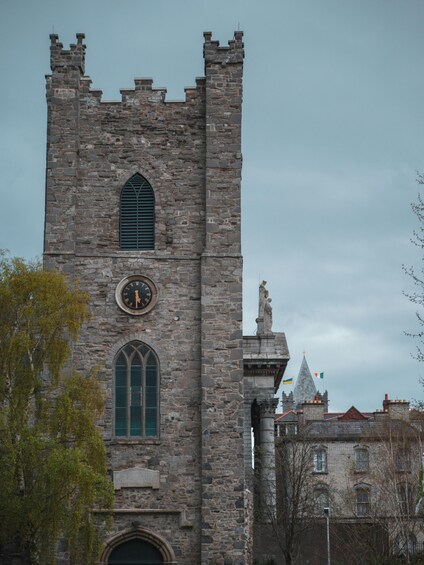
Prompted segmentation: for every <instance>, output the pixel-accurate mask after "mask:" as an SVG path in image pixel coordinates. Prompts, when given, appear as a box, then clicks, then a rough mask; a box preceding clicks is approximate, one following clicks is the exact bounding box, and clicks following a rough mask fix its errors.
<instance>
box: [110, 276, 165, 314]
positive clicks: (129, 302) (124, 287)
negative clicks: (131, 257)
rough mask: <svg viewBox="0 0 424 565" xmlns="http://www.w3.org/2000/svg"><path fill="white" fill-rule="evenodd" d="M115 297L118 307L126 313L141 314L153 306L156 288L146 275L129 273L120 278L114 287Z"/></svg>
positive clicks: (156, 298) (156, 293)
mask: <svg viewBox="0 0 424 565" xmlns="http://www.w3.org/2000/svg"><path fill="white" fill-rule="evenodd" d="M115 299H116V302H117V304H118V306H119V308H120V309H121V310H123V311H124V312H126V313H127V314H131V316H142V315H143V314H147V312H150V311H151V310H152V309H153V308H154V307H155V305H156V302H157V300H158V290H157V288H156V285H155V283H154V282H153V281H152V280H151V279H149V278H148V277H146V276H144V275H130V276H129V277H125V278H124V279H122V280H121V281H120V283H119V284H118V286H117V287H116V290H115Z"/></svg>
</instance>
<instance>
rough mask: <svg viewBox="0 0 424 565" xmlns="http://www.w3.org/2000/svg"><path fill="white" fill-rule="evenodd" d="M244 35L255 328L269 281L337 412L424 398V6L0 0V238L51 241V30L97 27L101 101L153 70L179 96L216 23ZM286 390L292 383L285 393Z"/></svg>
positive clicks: (226, 35)
mask: <svg viewBox="0 0 424 565" xmlns="http://www.w3.org/2000/svg"><path fill="white" fill-rule="evenodd" d="M238 28H239V29H241V30H243V31H244V33H245V36H244V40H245V50H246V58H245V81H244V108H243V156H244V168H243V185H242V196H243V254H244V277H245V278H244V331H245V333H247V334H251V333H253V332H254V330H255V318H256V316H257V292H258V285H259V282H260V279H262V278H263V279H266V280H267V281H268V288H269V290H270V295H271V296H272V299H273V302H272V304H273V307H274V330H276V331H284V332H286V336H287V340H288V344H289V349H290V353H291V361H290V363H289V366H288V370H287V373H286V376H294V377H295V376H297V373H298V370H299V367H300V363H301V359H302V351H304V350H305V351H306V357H307V360H308V363H309V366H310V368H311V371H318V370H319V371H325V379H324V381H323V382H322V383H323V387H324V388H327V389H328V391H329V397H330V406H331V408H332V409H333V410H342V409H348V408H349V407H350V406H351V405H352V404H354V405H356V406H357V408H359V409H362V410H373V409H375V408H377V407H380V405H381V401H382V398H383V396H384V393H386V392H387V393H389V395H390V397H393V398H407V399H410V398H422V390H421V387H420V386H419V384H418V380H419V378H420V376H421V375H423V374H424V366H421V365H419V364H418V363H417V362H416V361H415V360H414V359H412V358H411V355H410V353H411V352H413V351H414V347H415V345H414V342H413V340H411V338H408V337H406V336H405V335H404V331H405V330H414V329H417V326H416V324H415V314H414V312H415V309H414V307H413V305H411V304H410V303H409V302H408V301H407V299H406V298H405V297H404V296H403V294H402V291H403V290H406V291H407V290H411V283H410V281H408V279H407V277H406V276H405V275H404V274H403V272H402V264H406V265H411V264H415V265H416V266H418V268H421V265H422V264H421V261H422V258H421V256H422V253H420V252H419V250H418V249H415V248H414V247H413V246H412V245H411V243H410V237H411V234H412V231H413V229H414V227H416V221H415V218H414V216H413V215H412V212H411V210H410V203H411V202H412V201H414V200H415V199H416V197H417V194H418V189H419V187H418V186H417V184H416V181H415V179H416V171H417V170H421V171H424V109H423V108H424V72H423V68H424V65H423V63H424V34H423V31H422V30H423V29H424V2H423V1H422V0H396V1H395V0H290V1H287V0H213V1H212V0H120V2H116V1H111V0H73V1H72V2H69V1H64V0H36V1H35V0H0V70H1V79H2V86H1V89H0V160H1V171H2V175H1V178H2V182H1V185H0V187H1V200H0V203H1V206H0V247H3V248H7V249H9V250H10V252H11V254H12V255H20V256H25V257H34V256H37V255H38V256H39V255H41V252H42V232H43V212H44V165H45V137H46V104H45V86H44V75H45V74H47V73H49V72H50V69H49V34H50V33H52V31H54V32H55V33H58V34H59V37H60V41H61V42H62V43H63V44H64V46H65V47H66V48H67V47H68V46H69V43H73V42H75V33H77V32H84V33H85V34H86V40H85V43H86V44H87V59H86V73H87V74H88V75H90V76H91V78H92V79H93V85H92V86H93V88H99V89H102V90H103V92H104V95H103V98H104V99H108V100H110V99H116V100H118V99H120V95H119V89H120V88H124V87H132V86H133V79H134V78H135V77H140V76H151V77H153V79H154V85H155V86H166V87H167V88H168V98H170V99H179V98H183V88H184V86H189V85H193V84H194V78H195V77H196V76H202V75H203V59H202V44H203V35H202V34H203V31H212V32H213V36H214V39H218V40H220V42H221V44H222V45H226V44H227V41H228V40H229V39H231V38H232V36H233V32H234V30H236V29H238ZM285 390H286V392H288V391H289V390H290V389H289V387H287V386H286V387H285Z"/></svg>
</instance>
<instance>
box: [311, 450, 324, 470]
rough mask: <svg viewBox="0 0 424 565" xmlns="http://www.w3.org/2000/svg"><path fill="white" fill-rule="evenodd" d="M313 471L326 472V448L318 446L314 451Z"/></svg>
mask: <svg viewBox="0 0 424 565" xmlns="http://www.w3.org/2000/svg"><path fill="white" fill-rule="evenodd" d="M313 455H314V473H326V472H327V450H326V449H324V448H322V447H320V448H318V449H315V451H314V454H313Z"/></svg>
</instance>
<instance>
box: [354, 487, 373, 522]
mask: <svg viewBox="0 0 424 565" xmlns="http://www.w3.org/2000/svg"><path fill="white" fill-rule="evenodd" d="M369 513H370V489H369V487H368V486H358V487H356V515H357V516H359V517H363V516H368V515H369Z"/></svg>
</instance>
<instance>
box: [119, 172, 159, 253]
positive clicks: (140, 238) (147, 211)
mask: <svg viewBox="0 0 424 565" xmlns="http://www.w3.org/2000/svg"><path fill="white" fill-rule="evenodd" d="M120 204H121V205H120V213H121V216H120V233H119V238H120V247H121V249H127V250H131V249H135V250H137V249H138V250H149V249H154V248H155V195H154V193H153V189H152V187H151V185H150V183H149V182H147V180H146V179H145V178H144V177H142V176H141V175H139V174H138V173H137V174H136V175H134V176H132V177H131V178H130V179H129V180H128V181H127V182H126V183H125V185H124V188H123V189H122V192H121V203H120Z"/></svg>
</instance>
